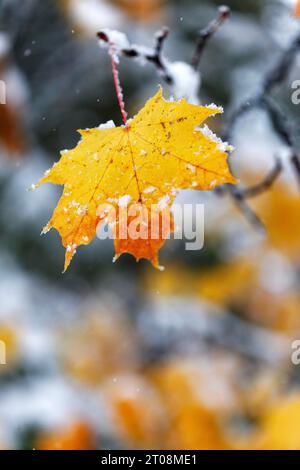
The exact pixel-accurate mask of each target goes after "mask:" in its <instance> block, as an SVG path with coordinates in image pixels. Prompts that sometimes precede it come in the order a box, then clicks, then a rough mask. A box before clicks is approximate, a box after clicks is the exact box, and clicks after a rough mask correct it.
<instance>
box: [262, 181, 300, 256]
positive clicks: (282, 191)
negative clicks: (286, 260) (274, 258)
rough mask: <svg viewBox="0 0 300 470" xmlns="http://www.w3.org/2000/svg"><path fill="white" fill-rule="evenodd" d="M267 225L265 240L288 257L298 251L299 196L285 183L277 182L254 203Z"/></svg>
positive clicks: (296, 253) (299, 237)
mask: <svg viewBox="0 0 300 470" xmlns="http://www.w3.org/2000/svg"><path fill="white" fill-rule="evenodd" d="M255 207H256V210H257V212H258V214H259V216H260V217H261V219H262V220H263V222H264V223H265V225H266V227H267V235H268V239H267V242H270V244H271V245H272V246H273V247H275V248H277V249H278V250H280V251H281V252H282V253H283V254H285V255H288V256H289V257H291V258H292V257H297V256H298V255H299V252H300V217H299V213H300V198H299V194H298V192H297V191H296V190H293V188H292V187H291V186H290V185H287V184H282V183H281V184H277V185H275V186H274V187H273V188H271V189H270V190H268V191H267V192H266V193H265V194H264V195H263V196H261V197H260V198H258V199H257V201H256V203H255Z"/></svg>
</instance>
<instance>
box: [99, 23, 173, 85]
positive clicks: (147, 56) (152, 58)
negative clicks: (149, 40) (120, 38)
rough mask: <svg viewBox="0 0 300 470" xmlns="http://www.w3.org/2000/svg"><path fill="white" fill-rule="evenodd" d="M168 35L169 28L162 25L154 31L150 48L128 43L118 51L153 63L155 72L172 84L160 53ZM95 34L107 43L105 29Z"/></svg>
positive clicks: (126, 55) (107, 38)
mask: <svg viewBox="0 0 300 470" xmlns="http://www.w3.org/2000/svg"><path fill="white" fill-rule="evenodd" d="M168 35H169V29H168V28H167V27H163V28H162V29H161V30H159V31H157V32H156V33H155V36H154V38H155V44H154V47H153V48H152V49H151V48H145V47H140V46H136V45H130V47H127V48H124V49H121V50H120V53H121V54H122V55H123V56H124V57H129V58H133V59H143V60H145V61H146V62H149V63H151V64H153V65H154V66H155V67H156V69H157V72H158V73H159V75H160V76H161V77H162V79H163V80H164V81H165V82H166V83H167V84H168V85H172V84H173V78H172V77H171V75H170V74H169V72H168V68H167V65H166V61H165V60H164V58H163V54H162V50H163V46H164V43H165V40H166V39H167V37H168ZM97 36H98V38H99V39H100V40H101V41H104V42H106V43H109V37H108V35H107V34H106V32H105V31H99V32H98V33H97Z"/></svg>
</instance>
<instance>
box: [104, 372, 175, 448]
mask: <svg viewBox="0 0 300 470" xmlns="http://www.w3.org/2000/svg"><path fill="white" fill-rule="evenodd" d="M105 396H106V397H107V402H108V403H109V406H110V408H111V410H112V414H113V418H114V422H115V425H116V426H117V428H118V432H119V434H120V435H121V436H122V438H123V439H124V440H125V442H127V444H128V445H129V446H130V445H131V446H132V445H134V446H135V447H137V448H141V449H142V448H147V449H148V448H153V449H154V448H161V446H162V442H163V441H162V437H163V435H164V430H165V425H166V422H165V418H164V409H163V405H162V403H161V401H160V399H159V396H158V394H157V393H156V390H155V389H154V388H153V387H152V385H151V384H150V382H149V381H147V380H146V379H145V378H143V377H142V376H137V375H132V374H131V375H124V376H116V377H114V379H113V381H110V382H109V383H107V384H106V386H105Z"/></svg>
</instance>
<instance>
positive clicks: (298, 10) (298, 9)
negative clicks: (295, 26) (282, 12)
mask: <svg viewBox="0 0 300 470" xmlns="http://www.w3.org/2000/svg"><path fill="white" fill-rule="evenodd" d="M296 16H300V0H298V1H297V5H296Z"/></svg>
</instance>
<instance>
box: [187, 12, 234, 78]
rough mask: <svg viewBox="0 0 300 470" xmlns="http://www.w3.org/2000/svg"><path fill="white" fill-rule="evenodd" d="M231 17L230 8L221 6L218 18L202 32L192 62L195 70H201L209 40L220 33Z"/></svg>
mask: <svg viewBox="0 0 300 470" xmlns="http://www.w3.org/2000/svg"><path fill="white" fill-rule="evenodd" d="M229 16H230V8H229V7H227V6H221V7H219V10H218V16H217V18H216V19H214V20H213V21H211V22H210V23H209V24H208V25H207V26H206V27H205V28H203V29H201V30H200V32H199V39H198V41H197V45H196V49H195V52H194V55H193V58H192V61H191V64H192V66H193V67H194V69H195V70H197V69H198V68H199V65H200V61H201V58H202V54H203V51H204V49H205V47H206V45H207V43H208V41H209V39H210V38H211V37H212V36H213V35H214V34H215V33H216V32H217V31H218V29H219V27H220V26H221V25H222V24H223V23H224V21H226V20H227V19H228V18H229Z"/></svg>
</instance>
